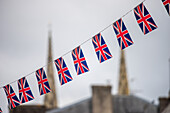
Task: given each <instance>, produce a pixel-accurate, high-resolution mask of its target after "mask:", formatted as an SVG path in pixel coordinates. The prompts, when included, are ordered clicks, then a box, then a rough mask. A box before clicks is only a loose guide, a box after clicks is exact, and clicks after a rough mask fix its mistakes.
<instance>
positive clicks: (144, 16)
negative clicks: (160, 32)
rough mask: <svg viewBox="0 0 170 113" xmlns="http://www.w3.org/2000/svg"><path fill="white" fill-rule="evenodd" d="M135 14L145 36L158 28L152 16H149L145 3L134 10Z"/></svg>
mask: <svg viewBox="0 0 170 113" xmlns="http://www.w3.org/2000/svg"><path fill="white" fill-rule="evenodd" d="M134 14H135V17H136V20H137V23H138V24H139V27H140V28H141V30H142V32H143V33H144V35H145V34H147V33H149V32H151V31H153V30H154V29H156V28H157V26H156V24H155V22H154V20H153V19H152V17H151V15H150V14H149V12H148V10H147V9H146V7H145V6H144V4H143V3H141V4H140V5H138V6H137V7H136V8H135V9H134Z"/></svg>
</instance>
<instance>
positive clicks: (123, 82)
mask: <svg viewBox="0 0 170 113" xmlns="http://www.w3.org/2000/svg"><path fill="white" fill-rule="evenodd" d="M118 94H119V95H129V85H128V78H127V72H126V64H125V55H124V51H123V50H121V59H120V72H119V91H118Z"/></svg>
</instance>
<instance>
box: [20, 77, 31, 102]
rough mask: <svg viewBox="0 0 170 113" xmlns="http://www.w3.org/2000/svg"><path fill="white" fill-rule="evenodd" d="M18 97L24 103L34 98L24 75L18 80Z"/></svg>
mask: <svg viewBox="0 0 170 113" xmlns="http://www.w3.org/2000/svg"><path fill="white" fill-rule="evenodd" d="M18 88H19V99H20V102H21V103H25V102H28V101H31V100H33V99H34V96H33V94H32V92H31V89H30V87H29V85H28V82H27V79H26V78H25V77H23V78H21V79H19V80H18Z"/></svg>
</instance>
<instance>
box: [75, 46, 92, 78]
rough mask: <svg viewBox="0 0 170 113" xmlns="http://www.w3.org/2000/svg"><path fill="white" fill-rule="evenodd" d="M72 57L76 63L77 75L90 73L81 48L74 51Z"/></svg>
mask: <svg viewBox="0 0 170 113" xmlns="http://www.w3.org/2000/svg"><path fill="white" fill-rule="evenodd" d="M72 57H73V61H74V66H75V69H76V72H77V75H79V74H82V73H85V72H88V71H89V68H88V66H87V63H86V59H85V57H84V54H83V51H82V49H81V48H80V46H79V47H77V48H75V49H74V50H73V51H72Z"/></svg>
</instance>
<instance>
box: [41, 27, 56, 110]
mask: <svg viewBox="0 0 170 113" xmlns="http://www.w3.org/2000/svg"><path fill="white" fill-rule="evenodd" d="M51 38H52V32H51V29H50V30H49V32H48V43H49V44H48V66H47V77H48V81H49V84H50V88H51V90H52V91H51V92H50V93H48V94H46V95H45V99H44V105H45V107H46V109H53V108H57V107H58V106H57V95H56V89H55V85H56V84H55V81H54V71H53V63H49V62H52V60H53V57H52V41H51V40H52V39H51Z"/></svg>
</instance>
